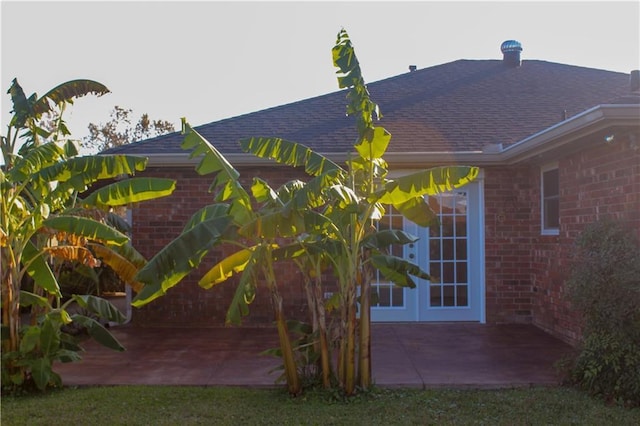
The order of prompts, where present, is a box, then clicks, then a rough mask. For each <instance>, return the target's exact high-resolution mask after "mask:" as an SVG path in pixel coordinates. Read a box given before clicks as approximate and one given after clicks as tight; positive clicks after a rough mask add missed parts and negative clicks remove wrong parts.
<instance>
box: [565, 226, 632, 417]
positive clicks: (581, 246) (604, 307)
mask: <svg viewBox="0 0 640 426" xmlns="http://www.w3.org/2000/svg"><path fill="white" fill-rule="evenodd" d="M573 261H574V262H573V266H572V270H571V275H570V278H569V281H568V290H569V296H570V298H571V301H572V303H573V305H574V307H575V308H576V309H577V310H578V311H579V312H580V313H581V314H582V315H583V321H584V323H583V327H584V329H583V341H582V343H581V347H580V352H579V354H578V355H577V357H576V359H575V360H574V363H573V365H572V366H571V368H570V379H571V380H572V381H573V382H574V383H575V384H577V385H578V386H580V387H581V388H583V389H586V390H587V391H589V392H590V393H591V394H593V395H598V396H601V397H604V398H605V399H607V400H608V401H611V402H616V403H620V404H624V405H630V406H638V405H640V248H639V245H638V241H637V239H636V238H635V237H634V234H633V232H629V231H628V230H625V229H624V228H623V227H622V226H621V225H619V224H618V223H615V222H612V221H599V222H596V223H593V224H591V225H589V226H587V227H586V228H585V230H584V232H583V233H582V234H581V235H580V237H579V238H578V240H577V242H576V249H575V253H574V259H573Z"/></svg>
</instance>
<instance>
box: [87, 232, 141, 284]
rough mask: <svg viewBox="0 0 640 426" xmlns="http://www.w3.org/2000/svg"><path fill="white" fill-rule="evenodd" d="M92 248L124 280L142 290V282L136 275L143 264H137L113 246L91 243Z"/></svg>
mask: <svg viewBox="0 0 640 426" xmlns="http://www.w3.org/2000/svg"><path fill="white" fill-rule="evenodd" d="M125 246H129V247H131V245H130V244H126V245H125ZM91 249H92V250H93V251H94V253H95V255H96V257H97V258H99V259H100V260H101V261H102V263H103V264H105V265H108V266H109V267H110V268H111V269H113V271H114V272H115V273H116V274H118V276H119V277H120V278H121V279H122V280H123V281H124V282H126V283H127V284H129V285H130V286H131V288H133V290H134V291H136V292H139V291H141V290H142V287H143V285H142V283H139V282H138V281H136V280H135V276H136V274H137V273H138V270H139V268H140V267H141V266H136V264H135V263H134V262H132V261H130V260H129V259H127V258H126V257H125V256H122V255H120V254H119V253H117V252H116V251H114V250H112V247H108V246H103V245H100V244H91ZM132 250H133V248H132ZM136 253H137V252H136ZM138 254H139V253H138Z"/></svg>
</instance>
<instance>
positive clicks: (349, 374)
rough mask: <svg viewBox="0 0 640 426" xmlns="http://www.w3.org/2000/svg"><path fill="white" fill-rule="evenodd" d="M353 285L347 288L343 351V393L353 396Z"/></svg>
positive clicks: (354, 320) (354, 307) (354, 382)
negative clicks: (344, 344)
mask: <svg viewBox="0 0 640 426" xmlns="http://www.w3.org/2000/svg"><path fill="white" fill-rule="evenodd" d="M354 285H355V283H352V285H351V286H350V287H349V290H348V296H347V336H346V337H347V342H346V351H345V356H346V358H345V372H344V373H345V378H344V392H345V394H346V395H347V396H350V395H353V394H354V393H355V390H356V328H357V326H356V321H357V318H356V303H355V286H354Z"/></svg>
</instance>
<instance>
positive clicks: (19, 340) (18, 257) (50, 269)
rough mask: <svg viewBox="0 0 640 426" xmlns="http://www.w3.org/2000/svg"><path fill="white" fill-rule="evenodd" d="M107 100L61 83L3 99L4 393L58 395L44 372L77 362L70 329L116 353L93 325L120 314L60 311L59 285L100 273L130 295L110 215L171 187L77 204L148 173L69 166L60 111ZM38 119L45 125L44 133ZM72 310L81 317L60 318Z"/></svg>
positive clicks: (157, 184)
mask: <svg viewBox="0 0 640 426" xmlns="http://www.w3.org/2000/svg"><path fill="white" fill-rule="evenodd" d="M107 92H108V90H107V88H106V87H104V86H103V85H101V84H100V83H97V82H94V81H91V80H74V81H70V82H67V83H63V84H61V85H59V86H57V87H55V88H54V89H53V90H51V91H49V92H47V94H45V95H44V96H43V97H41V98H38V96H37V95H36V94H35V93H34V94H33V95H32V96H30V97H29V98H27V97H26V96H25V95H24V92H23V90H22V88H21V87H20V85H19V84H18V82H17V80H13V83H12V85H11V88H10V89H9V94H10V95H11V98H12V101H13V111H12V112H13V117H12V119H11V122H10V123H9V125H8V128H7V134H6V136H3V137H2V139H1V142H0V148H2V155H3V159H4V162H5V164H4V166H3V167H2V168H1V169H0V248H1V249H2V250H0V261H1V266H0V273H1V275H2V277H1V278H2V281H1V284H2V291H1V295H2V386H3V389H15V388H22V389H27V388H30V387H31V386H34V387H35V388H37V389H40V390H43V389H45V388H47V387H48V386H59V385H60V384H61V378H60V377H59V376H58V375H57V374H56V373H55V372H54V371H53V369H52V367H53V363H54V362H55V361H63V362H67V361H74V360H77V359H79V358H80V357H79V352H80V350H81V348H80V347H79V346H78V345H77V342H75V341H74V340H73V337H72V336H71V335H70V334H69V332H68V330H70V328H71V326H73V325H77V326H80V327H82V328H83V329H84V330H86V331H87V333H88V334H89V335H90V336H91V337H92V338H94V339H95V340H97V341H98V342H99V343H101V344H103V345H106V346H107V347H110V348H112V349H116V350H122V349H123V348H122V346H121V345H120V344H119V343H118V342H117V341H116V340H115V339H114V338H113V336H112V335H111V334H110V333H109V332H108V331H107V330H106V329H105V328H104V326H103V325H102V324H101V323H100V322H99V321H97V320H96V318H98V319H99V318H103V321H113V322H122V321H123V320H124V318H123V316H122V314H121V313H120V312H118V311H117V310H116V309H115V308H114V307H113V306H112V305H110V304H109V303H108V302H106V301H105V300H103V299H99V298H96V297H94V296H93V295H85V296H77V295H75V294H73V293H72V294H67V295H65V297H66V298H67V299H66V301H65V302H64V303H63V294H62V289H61V283H64V281H65V279H69V278H71V274H69V273H68V272H69V270H70V269H71V270H73V271H74V272H77V273H78V275H83V276H84V277H85V278H87V279H88V280H90V281H92V282H94V283H96V284H98V283H99V277H98V275H99V273H98V272H96V270H95V268H98V267H100V265H101V264H103V263H104V265H107V266H109V268H110V270H111V271H113V272H115V273H117V274H118V275H119V276H120V278H122V279H123V280H126V281H127V282H129V283H130V284H131V285H132V286H134V288H135V285H136V282H135V281H133V280H132V278H133V277H134V275H135V273H136V272H137V270H138V269H139V268H140V267H141V266H142V264H143V263H144V259H143V258H142V256H140V254H139V253H137V252H136V251H135V250H134V249H133V248H132V247H131V246H130V244H129V237H128V236H127V235H125V234H124V233H122V232H120V230H119V228H123V227H122V224H121V221H118V220H116V219H115V216H114V214H113V211H112V208H113V207H114V206H122V205H123V204H126V203H132V202H137V201H143V200H147V199H151V198H156V197H160V196H165V195H168V194H170V193H171V192H172V191H173V189H174V187H175V182H172V181H169V180H149V179H145V178H134V179H126V180H121V181H119V182H117V183H115V184H113V185H109V186H108V187H106V189H105V190H102V191H99V192H98V194H97V195H95V196H89V197H87V199H86V200H82V198H81V196H80V194H81V193H83V192H84V191H86V190H87V189H89V188H90V187H91V185H92V184H94V183H95V182H97V181H99V180H113V179H115V178H116V177H121V176H122V175H131V174H134V173H135V172H137V171H142V170H144V169H145V167H146V163H147V159H146V158H140V157H134V156H91V157H78V149H77V147H76V146H75V142H74V141H73V140H71V139H70V138H69V136H70V135H69V132H68V130H67V128H66V126H65V125H64V121H62V113H63V112H64V108H65V106H66V105H67V104H71V103H73V100H74V99H75V98H77V97H80V96H84V95H87V94H97V95H102V94H104V93H107ZM44 115H49V116H50V117H54V120H53V122H47V123H45V124H43V123H42V119H43V116H44ZM19 143H20V144H21V147H20V148H19V149H18V150H17V152H16V148H17V147H18V146H19ZM25 283H26V284H28V286H29V290H31V291H30V292H27V291H25V290H26V287H24V288H23V284H25ZM68 289H69V288H68V287H67V290H68ZM83 290H84V291H87V290H88V289H87V288H86V287H85V288H84V289H83ZM95 293H98V291H96V292H95ZM69 297H70V298H69ZM74 304H75V305H79V306H80V307H81V310H82V312H83V313H82V314H81V313H78V312H74V311H73V310H70V309H69V307H70V306H71V305H74ZM25 307H27V308H29V307H30V308H31V314H30V315H31V323H30V324H29V325H28V326H24V327H23V326H22V315H23V313H24V308H25ZM84 313H87V314H88V315H90V316H88V315H84Z"/></svg>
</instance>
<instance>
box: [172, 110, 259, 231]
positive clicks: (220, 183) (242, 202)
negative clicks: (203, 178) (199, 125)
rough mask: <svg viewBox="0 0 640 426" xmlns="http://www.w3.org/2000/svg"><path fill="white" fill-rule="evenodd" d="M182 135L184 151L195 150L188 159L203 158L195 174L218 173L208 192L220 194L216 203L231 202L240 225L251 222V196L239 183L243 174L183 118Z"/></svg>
mask: <svg viewBox="0 0 640 426" xmlns="http://www.w3.org/2000/svg"><path fill="white" fill-rule="evenodd" d="M182 133H183V134H184V135H185V137H184V140H183V141H182V145H181V146H182V149H185V150H192V152H191V154H190V155H189V158H196V157H198V156H200V155H202V159H201V160H200V163H198V165H197V166H196V171H197V172H198V173H199V174H201V175H206V174H209V173H216V176H215V178H214V180H213V183H212V184H211V186H210V187H209V191H210V192H213V191H217V193H216V196H215V200H216V201H229V202H230V203H231V210H230V212H231V215H232V216H233V218H234V220H235V222H236V223H238V224H243V223H246V222H247V221H249V220H251V217H252V215H253V209H252V207H251V199H250V198H249V194H247V192H246V191H245V190H244V188H243V187H242V184H241V183H240V181H239V180H238V178H239V177H240V173H239V172H238V171H237V170H236V169H235V168H233V166H232V165H231V164H230V163H229V162H228V161H227V159H226V158H225V157H224V156H223V155H222V154H221V153H220V152H219V151H218V150H217V149H216V148H215V147H214V146H213V145H212V144H211V143H209V141H207V140H206V139H205V138H204V137H202V135H200V134H199V133H198V132H197V131H195V130H194V129H193V128H192V127H191V126H190V125H189V123H187V122H186V120H185V119H184V118H183V119H182Z"/></svg>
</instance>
